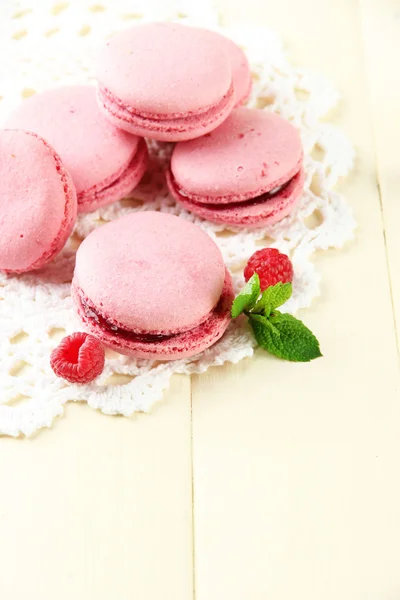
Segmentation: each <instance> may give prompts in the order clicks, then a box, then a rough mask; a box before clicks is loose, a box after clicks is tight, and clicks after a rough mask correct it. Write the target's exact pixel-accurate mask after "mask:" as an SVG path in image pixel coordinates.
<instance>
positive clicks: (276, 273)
mask: <svg viewBox="0 0 400 600" xmlns="http://www.w3.org/2000/svg"><path fill="white" fill-rule="evenodd" d="M254 273H258V276H259V278H260V286H261V290H262V291H264V290H265V289H266V288H267V287H269V286H270V285H275V284H277V283H278V282H279V281H282V283H288V282H290V281H292V279H293V265H292V263H291V262H290V258H289V257H288V256H286V254H281V253H280V252H279V250H276V249H275V248H263V249H262V250H257V252H254V254H253V255H252V256H250V258H249V262H248V263H247V265H246V267H245V270H244V278H245V280H246V281H248V280H249V279H250V277H251V276H252V275H253V274H254Z"/></svg>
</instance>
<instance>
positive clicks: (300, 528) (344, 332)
mask: <svg viewBox="0 0 400 600" xmlns="http://www.w3.org/2000/svg"><path fill="white" fill-rule="evenodd" d="M220 4H221V6H222V7H223V8H224V10H225V15H226V20H229V21H236V20H241V21H252V20H255V19H257V20H258V21H263V22H265V23H268V24H270V25H271V26H272V27H274V28H276V29H277V30H278V31H279V32H280V33H281V35H282V37H283V38H284V39H285V40H286V41H287V43H288V50H289V53H290V55H291V57H292V59H293V60H294V61H296V62H298V63H300V64H304V65H308V66H314V67H316V68H318V69H320V70H321V71H322V72H324V73H326V75H328V76H330V77H331V78H332V79H333V81H335V82H336V84H337V85H338V86H339V87H340V88H341V90H342V91H343V101H342V103H341V105H340V107H339V110H338V112H337V122H338V123H339V124H340V125H341V127H343V128H344V129H345V130H346V131H347V132H348V134H349V136H350V137H351V138H352V139H353V141H354V143H355V145H356V147H357V152H358V156H359V158H358V161H357V168H356V171H355V172H354V174H353V175H352V176H351V177H350V178H349V180H348V182H347V183H345V184H344V185H343V190H344V191H345V192H346V194H347V195H348V198H349V201H350V202H351V204H352V206H353V207H354V211H355V214H356V217H357V219H358V222H359V228H358V232H357V240H356V243H355V244H354V245H349V246H348V247H347V248H346V249H345V250H344V251H342V252H332V253H330V254H325V255H321V256H318V258H317V263H318V267H319V268H320V269H321V271H322V273H323V285H322V297H321V298H320V300H318V301H316V302H315V304H314V306H313V308H312V309H311V310H308V311H305V312H304V314H303V317H304V319H305V320H306V321H307V323H309V324H310V325H311V327H312V329H313V330H315V331H316V332H317V334H318V336H319V338H320V339H321V340H322V345H323V351H324V354H325V358H324V359H323V360H321V361H316V362H315V363H313V364H311V365H309V366H304V365H302V366H299V365H288V364H284V363H282V362H279V361H277V360H274V359H269V358H266V357H265V356H264V355H261V353H260V354H259V355H258V356H257V359H256V360H252V361H248V362H246V363H242V364H241V365H239V366H238V367H235V368H233V367H231V368H228V369H225V370H224V371H221V370H212V371H210V372H209V373H208V374H207V375H206V376H203V377H201V378H196V379H195V380H194V382H193V388H192V394H193V442H194V445H193V460H194V507H195V513H194V515H195V519H194V523H195V536H194V539H195V565H196V599H197V600H217V599H220V598H229V600H267V599H268V600H269V599H271V600H272V599H273V600H289V599H293V598H296V600H300V599H301V600H322V599H323V600H337V599H338V598H340V599H341V600H362V599H366V598H368V599H371V600H372V599H373V600H378V599H379V600H380V599H395V598H399V597H400V572H399V568H398V565H399V561H400V509H399V506H400V483H399V476H398V471H399V460H400V439H399V423H400V402H399V400H400V397H399V393H398V390H399V371H398V359H397V354H396V342H395V335H394V324H393V315H392V307H391V301H390V293H389V282H388V276H387V265H386V256H385V247H384V238H383V228H382V219H381V210H380V201H379V195H378V189H377V180H376V164H375V152H376V151H375V149H374V144H373V137H372V127H373V123H372V120H371V115H370V111H369V106H368V98H367V83H366V78H365V64H364V54H363V47H362V45H361V38H360V32H361V21H360V12H359V7H358V4H357V2H356V1H351V0H335V1H334V2H333V1H327V0H323V1H320V2H315V1H314V0H302V1H301V2H289V1H286V0H282V1H280V2H275V0H262V1H261V0H260V1H259V2H247V3H245V4H244V5H243V4H242V5H241V6H239V4H237V5H236V4H235V7H233V6H232V3H231V2H229V1H228V0H223V1H222V0H221V2H220ZM367 4H368V7H374V9H375V10H376V11H379V10H380V8H381V6H382V3H381V2H378V1H377V2H371V1H370V2H369V3H367V2H366V5H367ZM383 4H385V3H383ZM371 27H373V23H372V24H371ZM381 37H383V38H384V33H382V36H381ZM366 43H367V44H368V43H369V40H366ZM373 51H374V49H372V50H371V51H370V52H371V53H372V52H373ZM384 53H385V51H384V49H383V48H381V50H380V54H379V56H380V57H381V60H380V62H379V68H380V69H381V70H384V69H385V65H384V64H382V62H383V56H384ZM397 56H399V55H398V54H397ZM386 69H388V66H386ZM386 72H387V75H388V76H389V73H390V74H391V76H392V79H394V82H393V83H392V85H395V81H396V74H395V73H394V72H393V71H389V70H387V71H386ZM398 82H399V80H398V78H397V84H398ZM387 85H388V83H386V86H387ZM386 93H388V89H387V87H386V88H385V89H384V90H382V93H381V96H380V100H379V101H377V108H376V111H377V112H379V111H380V110H382V111H385V110H387V108H388V106H387V105H385V104H384V98H385V94H386ZM380 103H382V107H381V108H380ZM386 119H387V121H388V122H390V123H392V127H394V130H395V129H396V125H398V123H399V117H398V112H395V111H393V113H392V115H391V117H389V116H388V115H386ZM377 128H378V129H379V124H377ZM397 130H398V129H397ZM382 135H384V134H382ZM393 141H394V140H393ZM384 144H385V138H384V137H382V142H381V145H382V146H384ZM388 160H391V164H392V166H393V169H394V168H395V164H397V176H398V171H399V162H398V157H397V156H396V155H394V156H393V157H391V158H389V159H388ZM383 164H384V168H385V164H387V163H383ZM393 190H394V187H393ZM382 192H383V194H384V190H382ZM393 201H394V199H393ZM393 216H394V212H393ZM392 226H393V228H394V226H395V224H394V223H393V224H392ZM398 259H399V256H397V264H398V265H399V262H398ZM227 381H229V382H230V383H229V384H228V385H227Z"/></svg>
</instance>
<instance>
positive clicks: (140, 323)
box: [73, 211, 232, 359]
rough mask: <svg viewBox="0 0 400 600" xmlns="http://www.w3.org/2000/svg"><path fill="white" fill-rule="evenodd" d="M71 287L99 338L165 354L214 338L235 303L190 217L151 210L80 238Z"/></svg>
mask: <svg viewBox="0 0 400 600" xmlns="http://www.w3.org/2000/svg"><path fill="white" fill-rule="evenodd" d="M73 293H74V297H75V302H76V305H77V308H78V313H79V314H80V316H81V318H82V320H83V321H84V323H85V325H86V326H87V327H88V328H89V331H90V332H91V333H93V334H94V335H96V336H97V337H99V338H100V339H101V340H102V341H103V343H105V344H106V345H109V346H111V347H113V348H115V349H117V350H118V351H120V352H126V353H128V354H132V355H134V356H139V357H140V356H142V357H150V356H161V357H163V358H165V359H170V358H173V357H175V358H176V357H179V356H188V355H191V354H195V353H197V352H199V351H200V350H201V349H204V347H208V345H211V343H214V341H216V339H218V337H220V336H221V335H222V333H223V332H224V331H225V329H226V327H227V325H228V323H229V310H230V305H231V302H232V287H231V280H230V276H229V274H228V273H227V271H226V269H225V266H224V262H223V259H222V255H221V252H220V250H219V248H218V247H217V245H216V244H215V243H214V242H213V240H212V239H211V238H210V237H209V236H208V235H207V234H206V233H205V232H204V231H203V230H201V229H200V228H198V227H197V226H196V225H193V224H192V223H189V222H188V221H185V220H183V219H180V218H178V217H175V216H172V215H168V214H164V213H158V212H151V211H146V212H141V213H133V214H129V215H126V216H124V217H121V218H120V219H117V220H115V221H112V222H110V223H108V224H107V225H105V226H103V227H101V228H99V229H97V230H95V231H94V232H92V233H91V234H90V235H89V236H88V237H87V238H86V239H85V240H84V242H83V243H82V244H81V246H80V248H79V250H78V253H77V260H76V268H75V274H74V280H73ZM221 298H222V299H223V303H222V304H221Z"/></svg>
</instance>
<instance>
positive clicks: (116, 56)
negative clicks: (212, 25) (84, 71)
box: [97, 23, 235, 141]
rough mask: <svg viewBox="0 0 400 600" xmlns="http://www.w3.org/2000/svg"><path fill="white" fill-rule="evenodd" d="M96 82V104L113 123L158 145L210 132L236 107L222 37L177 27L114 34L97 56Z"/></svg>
mask: <svg viewBox="0 0 400 600" xmlns="http://www.w3.org/2000/svg"><path fill="white" fill-rule="evenodd" d="M97 79H98V82H99V101H100V104H101V106H102V107H103V108H104V110H105V111H106V113H107V114H108V116H109V118H111V120H112V121H113V122H114V123H116V124H118V126H120V127H122V128H123V129H126V130H127V131H132V132H134V133H139V134H140V135H147V136H148V137H153V138H154V139H159V140H166V141H176V140H180V139H191V138H194V137H198V136H199V135H202V134H203V133H206V132H207V131H211V130H212V129H214V128H215V127H217V126H218V125H219V124H220V123H221V122H222V121H223V120H224V119H225V118H226V117H227V116H228V115H229V112H230V111H231V109H232V107H233V105H234V103H235V97H234V86H233V82H232V68H231V62H230V59H229V56H228V54H227V52H226V50H225V49H224V44H222V43H221V36H218V35H216V34H214V33H213V32H211V31H207V30H205V29H199V28H196V27H188V26H185V25H181V24H177V23H150V24H146V25H141V26H136V27H133V28H130V29H127V30H124V31H121V32H119V33H117V34H116V35H114V36H113V37H112V38H111V39H110V40H108V41H107V42H106V44H105V46H104V47H103V50H102V52H101V53H100V56H99V60H98V63H97Z"/></svg>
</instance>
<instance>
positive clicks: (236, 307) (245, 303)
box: [231, 273, 261, 319]
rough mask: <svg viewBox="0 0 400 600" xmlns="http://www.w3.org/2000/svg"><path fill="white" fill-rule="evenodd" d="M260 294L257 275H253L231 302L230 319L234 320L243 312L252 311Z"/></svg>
mask: <svg viewBox="0 0 400 600" xmlns="http://www.w3.org/2000/svg"><path fill="white" fill-rule="evenodd" d="M260 294H261V288H260V278H259V276H258V275H257V273H254V275H253V276H252V277H251V278H250V279H249V280H248V282H247V283H246V285H245V286H244V288H243V289H242V291H241V292H240V294H238V295H237V296H236V298H235V299H234V301H233V304H232V308H231V315H232V319H236V317H238V316H239V315H241V314H242V312H244V311H245V310H250V309H252V308H253V306H254V305H255V303H256V302H257V300H258V297H259V295H260Z"/></svg>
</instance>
